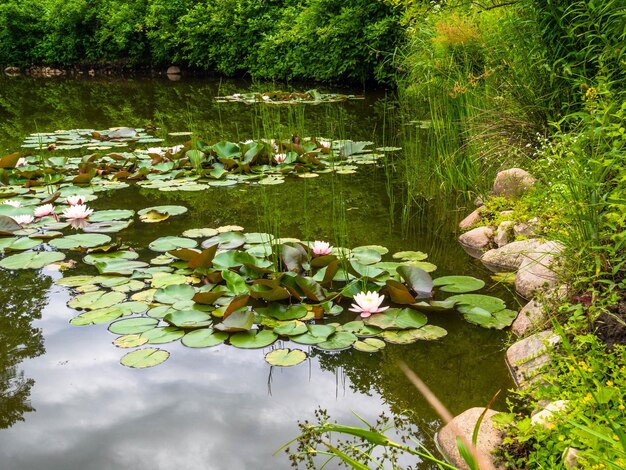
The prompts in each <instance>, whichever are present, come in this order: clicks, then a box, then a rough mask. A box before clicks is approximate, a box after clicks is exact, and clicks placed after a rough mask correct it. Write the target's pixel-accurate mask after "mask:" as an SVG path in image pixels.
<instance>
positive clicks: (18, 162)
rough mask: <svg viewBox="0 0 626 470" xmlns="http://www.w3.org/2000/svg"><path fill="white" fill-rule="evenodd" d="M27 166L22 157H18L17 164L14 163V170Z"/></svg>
mask: <svg viewBox="0 0 626 470" xmlns="http://www.w3.org/2000/svg"><path fill="white" fill-rule="evenodd" d="M26 165H28V161H27V160H26V159H25V158H24V157H20V158H18V159H17V163H15V168H19V167H21V166H26Z"/></svg>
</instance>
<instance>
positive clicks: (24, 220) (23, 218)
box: [11, 215, 35, 225]
mask: <svg viewBox="0 0 626 470" xmlns="http://www.w3.org/2000/svg"><path fill="white" fill-rule="evenodd" d="M11 218H12V219H13V220H15V223H16V224H19V225H26V224H31V223H32V222H33V220H35V218H34V217H33V216H32V215H14V216H13V217H11Z"/></svg>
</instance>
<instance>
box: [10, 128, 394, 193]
mask: <svg viewBox="0 0 626 470" xmlns="http://www.w3.org/2000/svg"><path fill="white" fill-rule="evenodd" d="M189 134H190V133H187V132H178V133H171V134H170V135H179V136H188V135H189ZM161 141H162V139H157V138H153V137H150V136H148V134H146V133H145V131H144V130H143V129H134V128H114V129H109V130H107V131H96V130H93V129H75V130H71V131H56V132H52V133H38V134H33V135H31V136H30V137H29V138H27V139H26V141H25V142H24V144H23V147H24V148H27V149H30V148H37V149H38V150H39V151H38V152H37V155H26V154H22V153H13V154H11V155H7V156H5V157H3V158H1V159H0V169H4V170H11V171H10V172H8V173H7V172H6V171H5V172H4V173H2V172H0V181H2V182H3V183H5V184H15V185H26V186H37V185H41V184H60V183H70V182H71V183H74V184H80V185H88V184H91V185H93V186H100V185H126V184H128V183H136V184H137V185H140V186H142V187H145V188H151V189H158V190H161V191H201V190H204V189H207V188H209V187H212V186H213V187H215V186H232V185H236V184H237V183H258V184H267V185H272V184H280V183H283V182H284V181H285V176H286V175H288V174H296V175H297V176H299V177H302V178H311V177H316V176H319V175H320V174H321V173H328V172H335V173H339V174H349V173H355V172H356V169H357V168H358V166H357V165H367V164H375V163H376V162H377V160H378V159H380V158H381V157H384V155H385V152H393V151H397V150H399V149H398V148H397V147H380V148H377V149H376V150H377V153H375V152H373V151H372V150H369V149H367V148H366V147H368V146H370V145H372V142H354V141H350V140H335V141H331V140H324V139H321V138H317V137H312V138H302V139H301V138H299V137H297V136H294V137H292V138H291V139H287V140H283V141H274V140H264V139H260V140H257V141H254V140H247V141H244V142H228V141H221V142H217V143H214V144H209V143H206V142H203V141H202V140H198V139H195V138H192V139H190V140H189V141H187V142H185V143H184V144H180V145H174V146H164V147H150V148H147V149H145V148H140V149H138V148H137V147H139V146H142V145H143V146H145V144H149V143H154V142H161ZM113 146H115V148H113ZM118 147H129V148H128V149H127V150H128V151H123V150H124V149H123V148H118ZM131 148H134V149H131ZM75 149H86V150H89V151H91V152H92V153H90V154H87V155H82V156H71V155H70V154H68V153H67V152H60V150H75ZM111 150H115V151H111ZM105 151H109V152H108V153H105Z"/></svg>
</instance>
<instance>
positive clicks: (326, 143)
mask: <svg viewBox="0 0 626 470" xmlns="http://www.w3.org/2000/svg"><path fill="white" fill-rule="evenodd" d="M319 144H320V147H322V148H323V149H330V144H331V142H330V140H320V141H319Z"/></svg>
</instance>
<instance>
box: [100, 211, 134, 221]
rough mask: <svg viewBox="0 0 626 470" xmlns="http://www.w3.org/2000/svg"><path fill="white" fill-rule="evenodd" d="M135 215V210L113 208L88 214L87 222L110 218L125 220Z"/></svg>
mask: <svg viewBox="0 0 626 470" xmlns="http://www.w3.org/2000/svg"><path fill="white" fill-rule="evenodd" d="M134 215H135V211H131V210H128V209H114V210H105V211H97V212H94V213H93V214H91V215H90V216H89V222H110V221H112V220H126V219H130V218H131V217H133V216H134Z"/></svg>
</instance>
